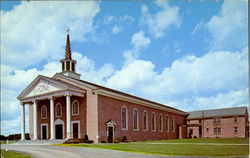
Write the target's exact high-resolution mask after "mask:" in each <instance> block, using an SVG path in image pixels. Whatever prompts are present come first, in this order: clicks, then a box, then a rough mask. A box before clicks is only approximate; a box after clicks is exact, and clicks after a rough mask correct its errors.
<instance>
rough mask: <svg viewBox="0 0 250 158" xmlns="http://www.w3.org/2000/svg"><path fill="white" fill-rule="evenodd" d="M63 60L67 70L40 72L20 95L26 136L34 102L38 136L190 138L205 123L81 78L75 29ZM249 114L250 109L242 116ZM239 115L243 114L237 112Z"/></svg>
mask: <svg viewBox="0 0 250 158" xmlns="http://www.w3.org/2000/svg"><path fill="white" fill-rule="evenodd" d="M60 62H61V64H62V72H60V73H56V74H55V75H54V76H53V77H52V78H50V77H46V76H41V75H39V76H37V77H36V78H35V79H34V80H33V81H32V82H31V83H30V84H29V85H28V86H27V87H26V88H25V89H24V90H23V92H22V93H21V94H20V95H19V96H18V97H17V98H18V99H19V100H20V102H21V106H22V112H21V114H22V117H21V118H22V120H21V127H22V128H21V136H22V139H24V138H25V106H24V105H25V104H28V105H29V128H30V131H29V133H30V137H31V139H33V140H36V139H50V140H53V139H80V138H83V137H84V136H85V135H86V134H87V135H88V137H89V139H92V140H94V142H101V141H102V140H109V141H110V142H112V141H113V140H115V139H117V138H121V137H123V136H126V137H127V139H129V140H132V141H144V140H159V139H177V138H187V137H189V136H190V135H189V134H188V129H193V128H191V127H193V126H194V127H200V124H199V122H198V123H197V125H194V124H192V125H189V124H188V123H187V120H194V118H191V117H189V118H188V115H189V113H187V112H184V111H181V110H178V109H175V108H172V107H169V106H166V105H162V104H159V103H156V102H153V101H150V100H147V99H143V98H140V97H136V96H133V95H130V94H126V93H123V92H120V91H117V90H113V89H110V88H107V87H103V86H100V85H97V84H94V83H90V82H87V81H84V80H81V79H80V74H78V73H76V72H75V70H76V68H75V67H76V63H77V62H76V61H75V60H73V59H72V57H71V48H70V37H69V34H67V40H66V52H65V58H64V59H62V60H60ZM245 109H246V108H245ZM247 116H248V114H247V112H246V110H245V113H244V115H240V117H244V118H247ZM217 117H218V116H216V118H217ZM219 117H220V116H219ZM227 117H228V116H227ZM230 117H231V116H230ZM235 117H238V115H232V118H235ZM199 119H200V118H199ZM240 120H245V121H243V122H241V123H240V124H238V126H240V128H238V130H241V131H240V133H241V135H239V136H241V137H246V136H247V131H248V130H247V125H248V119H240ZM241 126H242V128H241ZM232 127H234V126H232ZM202 128H205V127H202ZM210 128H213V126H212V125H211V127H210ZM211 130H212V129H211ZM198 132H199V131H198ZM242 132H243V133H244V134H242ZM230 136H231V135H230ZM233 136H237V134H236V135H233Z"/></svg>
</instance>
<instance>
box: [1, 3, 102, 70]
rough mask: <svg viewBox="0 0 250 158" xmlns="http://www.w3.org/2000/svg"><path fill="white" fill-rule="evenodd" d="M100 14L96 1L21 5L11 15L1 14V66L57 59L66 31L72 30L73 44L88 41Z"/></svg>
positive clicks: (22, 65)
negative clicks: (76, 41)
mask: <svg viewBox="0 0 250 158" xmlns="http://www.w3.org/2000/svg"><path fill="white" fill-rule="evenodd" d="M99 10H100V9H99V3H98V2H93V1H84V2H82V1H77V2H66V1H65V2H37V1H30V2H26V1H22V2H21V5H18V6H17V7H15V8H14V9H13V10H11V11H8V12H5V11H1V39H2V41H1V54H2V58H1V63H2V64H4V65H13V66H15V67H17V68H20V67H22V68H23V67H26V66H28V65H32V64H35V63H38V62H39V61H41V60H42V59H49V60H51V59H52V60H53V59H58V58H59V57H60V56H62V52H63V50H64V44H65V34H66V33H65V29H66V28H67V27H68V26H69V27H70V29H71V35H72V36H71V37H72V38H73V40H78V41H86V40H87V38H86V36H87V35H90V34H94V33H95V30H94V27H93V18H94V17H95V15H96V14H97V13H98V12H99ZM23 15H25V16H23ZM27 57H28V58H27Z"/></svg>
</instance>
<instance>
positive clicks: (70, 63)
mask: <svg viewBox="0 0 250 158" xmlns="http://www.w3.org/2000/svg"><path fill="white" fill-rule="evenodd" d="M69 70H70V71H72V62H69Z"/></svg>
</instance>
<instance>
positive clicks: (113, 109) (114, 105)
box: [98, 95, 185, 141]
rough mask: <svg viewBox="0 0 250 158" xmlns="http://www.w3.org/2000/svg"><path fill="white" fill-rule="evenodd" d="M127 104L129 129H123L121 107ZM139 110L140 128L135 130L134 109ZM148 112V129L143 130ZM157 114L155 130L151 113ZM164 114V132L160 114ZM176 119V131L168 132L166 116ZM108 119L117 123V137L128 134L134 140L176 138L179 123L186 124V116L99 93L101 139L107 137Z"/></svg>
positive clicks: (115, 135) (115, 132) (115, 134)
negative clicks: (160, 123) (144, 115)
mask: <svg viewBox="0 0 250 158" xmlns="http://www.w3.org/2000/svg"><path fill="white" fill-rule="evenodd" d="M124 105H125V106H126V107H127V109H128V130H122V129H121V108H122V106H124ZM134 108H137V109H138V110H139V130H138V131H134V130H133V109H134ZM144 110H146V111H147V112H148V131H144V130H143V111H144ZM152 112H154V113H155V114H156V132H153V131H152V130H151V129H152V126H151V114H152ZM160 114H162V116H163V118H164V119H163V127H164V128H163V132H160V131H159V128H160V125H159V115H160ZM166 115H168V116H169V118H174V119H175V124H176V125H175V132H166V128H165V116H166ZM108 120H113V121H114V122H115V123H116V124H117V125H116V127H115V131H114V137H115V139H116V138H118V137H123V136H126V137H127V138H128V139H129V140H132V141H143V140H160V139H176V138H178V135H179V125H183V124H184V121H185V119H184V116H180V115H177V114H173V113H168V112H165V111H161V110H157V109H153V108H150V107H145V106H142V105H139V104H134V103H130V102H126V101H122V100H118V99H114V98H110V97H106V96H102V95H98V125H99V136H100V137H101V139H106V138H107V130H106V124H105V122H107V121H108Z"/></svg>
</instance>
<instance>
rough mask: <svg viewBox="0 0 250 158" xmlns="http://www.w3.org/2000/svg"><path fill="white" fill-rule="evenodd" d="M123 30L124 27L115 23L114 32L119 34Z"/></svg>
mask: <svg viewBox="0 0 250 158" xmlns="http://www.w3.org/2000/svg"><path fill="white" fill-rule="evenodd" d="M121 31H122V27H121V26H117V25H115V26H114V27H112V33H113V34H118V33H120V32H121Z"/></svg>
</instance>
